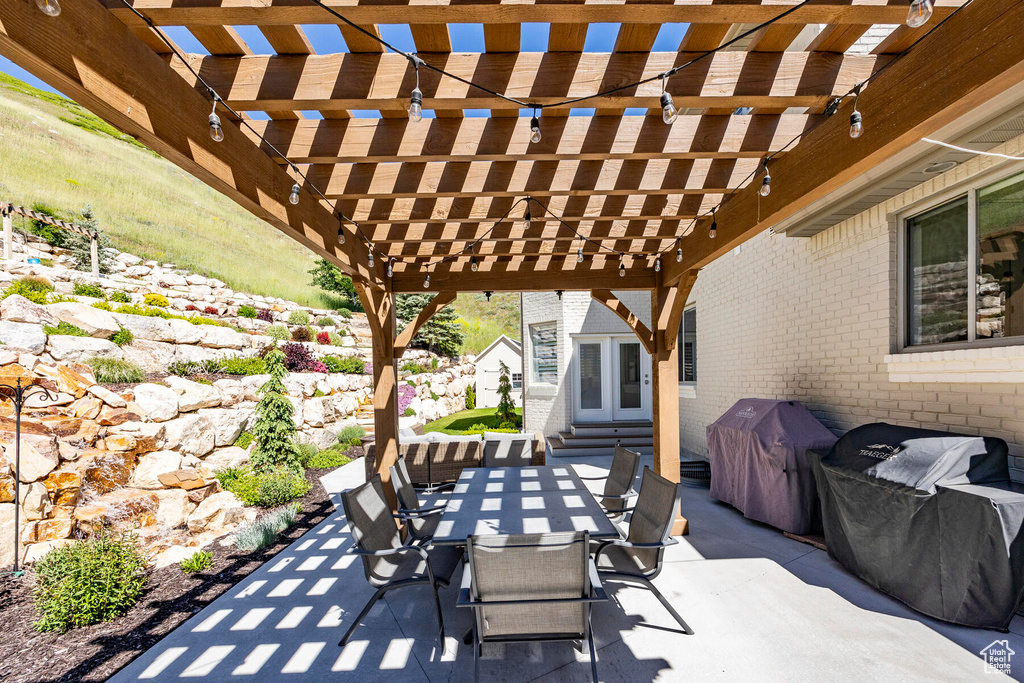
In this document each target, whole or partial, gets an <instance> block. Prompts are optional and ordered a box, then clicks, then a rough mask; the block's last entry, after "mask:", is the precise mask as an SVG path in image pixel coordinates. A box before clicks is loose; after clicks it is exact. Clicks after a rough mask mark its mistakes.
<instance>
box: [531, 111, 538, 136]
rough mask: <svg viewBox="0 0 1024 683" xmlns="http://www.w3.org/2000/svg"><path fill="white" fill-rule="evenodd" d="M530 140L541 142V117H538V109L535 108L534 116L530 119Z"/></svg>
mask: <svg viewBox="0 0 1024 683" xmlns="http://www.w3.org/2000/svg"><path fill="white" fill-rule="evenodd" d="M530 142H532V143H534V144H536V143H538V142H540V119H539V118H537V110H536V109H534V110H533V118H532V119H530Z"/></svg>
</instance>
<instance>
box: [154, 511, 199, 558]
mask: <svg viewBox="0 0 1024 683" xmlns="http://www.w3.org/2000/svg"><path fill="white" fill-rule="evenodd" d="M157 522H158V523H160V522H159V520H157ZM197 552H199V548H198V547H196V546H185V545H172V546H171V547H169V548H165V549H164V550H162V551H161V552H160V553H158V554H157V556H156V557H154V558H153V569H162V568H164V567H170V566H171V565H172V564H181V562H182V561H183V560H187V559H188V558H190V557H192V556H193V555H195V554H196V553H197Z"/></svg>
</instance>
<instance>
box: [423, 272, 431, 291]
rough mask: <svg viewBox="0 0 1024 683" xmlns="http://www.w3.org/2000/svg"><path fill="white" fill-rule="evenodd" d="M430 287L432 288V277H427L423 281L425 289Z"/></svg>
mask: <svg viewBox="0 0 1024 683" xmlns="http://www.w3.org/2000/svg"><path fill="white" fill-rule="evenodd" d="M429 286H430V276H429V275H427V277H426V278H425V279H424V280H423V289H426V288H427V287H429Z"/></svg>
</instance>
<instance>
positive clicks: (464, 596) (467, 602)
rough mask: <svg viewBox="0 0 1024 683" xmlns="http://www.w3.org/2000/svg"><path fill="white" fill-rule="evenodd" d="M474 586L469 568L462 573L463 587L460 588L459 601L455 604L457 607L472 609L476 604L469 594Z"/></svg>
mask: <svg viewBox="0 0 1024 683" xmlns="http://www.w3.org/2000/svg"><path fill="white" fill-rule="evenodd" d="M472 584H473V577H472V576H471V575H470V573H469V570H468V568H467V569H464V570H463V572H462V585H461V586H459V600H458V602H456V603H455V606H456V607H472V606H473V605H475V604H476V603H475V602H474V600H473V596H472V595H471V594H470V592H469V589H470V586H472Z"/></svg>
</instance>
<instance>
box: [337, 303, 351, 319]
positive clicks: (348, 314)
mask: <svg viewBox="0 0 1024 683" xmlns="http://www.w3.org/2000/svg"><path fill="white" fill-rule="evenodd" d="M349 305H351V304H349ZM335 313H337V314H338V315H340V316H341V317H342V318H344V319H345V320H348V319H349V318H351V317H352V311H350V310H349V309H347V308H339V309H338V310H336V311H335Z"/></svg>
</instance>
